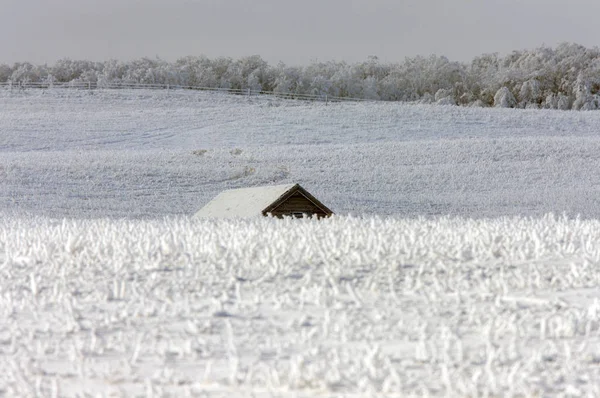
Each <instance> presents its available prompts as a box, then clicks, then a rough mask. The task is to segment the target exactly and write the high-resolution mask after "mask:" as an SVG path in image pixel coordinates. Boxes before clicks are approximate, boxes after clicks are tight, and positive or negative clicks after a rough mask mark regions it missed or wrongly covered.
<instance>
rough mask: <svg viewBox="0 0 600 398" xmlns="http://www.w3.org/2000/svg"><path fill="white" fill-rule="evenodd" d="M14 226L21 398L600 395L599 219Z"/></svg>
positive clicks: (4, 237)
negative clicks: (96, 396) (202, 393)
mask: <svg viewBox="0 0 600 398" xmlns="http://www.w3.org/2000/svg"><path fill="white" fill-rule="evenodd" d="M0 217H1V218H0V247H2V248H3V256H4V258H3V261H2V262H1V263H0V274H1V275H2V282H1V284H0V313H1V314H2V318H3V319H5V320H6V321H5V322H4V323H3V324H2V325H1V326H0V352H1V353H3V354H4V356H3V357H0V367H2V369H4V371H3V372H2V374H3V376H2V377H1V378H0V391H5V392H8V394H9V395H10V394H11V393H12V394H16V395H27V394H30V395H31V394H34V395H35V394H42V395H44V394H46V395H48V394H58V395H61V396H62V395H76V394H78V393H84V392H85V391H86V390H85V389H86V386H88V385H89V383H93V384H94V386H97V388H98V391H104V392H105V393H107V394H108V393H110V392H111V391H113V392H114V390H113V388H114V383H118V384H120V385H123V386H126V387H124V388H125V389H126V392H127V393H128V394H143V393H147V392H149V391H152V392H153V393H154V394H158V393H159V392H160V393H164V394H167V393H169V394H175V395H177V394H181V393H183V392H184V391H188V390H190V389H197V388H199V386H198V385H197V384H194V383H201V385H202V386H204V387H206V388H207V389H210V390H211V391H221V392H226V391H230V392H231V391H237V392H243V391H246V392H249V393H250V392H252V391H254V392H257V391H262V390H264V389H266V390H271V391H288V392H295V393H307V394H310V393H316V392H317V391H321V392H330V393H343V394H351V393H357V394H369V393H382V394H387V393H399V394H410V393H413V394H420V393H422V392H423V391H427V392H428V393H429V394H431V395H478V394H479V395H480V394H486V393H489V394H501V393H503V392H504V391H512V393H514V394H525V395H530V394H544V393H548V394H553V393H560V392H564V391H567V390H569V391H574V388H576V389H577V391H581V392H582V393H589V394H592V395H593V393H594V391H596V390H594V382H593V381H594V380H597V379H598V377H599V376H600V374H599V371H598V367H597V362H598V361H597V360H596V359H597V358H598V356H599V355H598V352H597V351H596V350H595V347H596V345H597V344H596V343H597V340H598V338H599V337H598V336H599V334H600V320H599V319H598V312H599V311H598V304H597V301H598V298H599V296H598V294H597V292H596V290H595V287H596V286H597V284H598V280H599V277H600V274H599V271H598V267H597V265H598V262H599V261H600V244H598V242H600V222H598V221H583V220H579V219H568V218H565V217H555V216H551V215H550V216H547V217H544V218H534V219H532V218H498V219H480V220H470V219H463V218H452V217H442V218H430V219H425V218H419V219H399V218H385V219H384V218H377V217H339V216H336V217H333V218H331V219H327V220H321V221H317V220H311V219H301V220H292V219H284V220H276V219H268V218H264V219H256V220H250V221H241V220H222V221H218V220H212V221H211V220H204V221H202V220H193V219H188V218H166V219H163V220H148V221H133V220H108V219H98V220H52V219H48V218H40V217H14V216H7V215H3V216H0ZM32 386H33V387H32ZM192 386H194V387H192ZM32 388H33V389H32ZM53 391H55V392H53ZM56 391H57V392H56Z"/></svg>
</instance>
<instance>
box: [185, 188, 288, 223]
mask: <svg viewBox="0 0 600 398" xmlns="http://www.w3.org/2000/svg"><path fill="white" fill-rule="evenodd" d="M295 185H296V184H285V185H268V186H262V187H251V188H239V189H230V190H228V191H223V192H221V193H220V194H218V195H217V197H215V198H214V199H213V200H211V201H210V202H208V203H207V204H206V205H205V206H204V207H202V208H201V209H200V210H198V212H196V214H194V217H200V218H214V217H219V218H251V217H262V216H263V213H262V212H263V211H264V210H265V209H266V208H267V207H268V206H269V205H270V204H272V203H273V202H275V201H276V200H277V199H279V198H281V197H282V196H283V195H285V194H286V193H287V192H288V191H289V190H290V189H292V188H293V187H294V186H295Z"/></svg>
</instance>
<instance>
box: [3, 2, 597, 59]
mask: <svg viewBox="0 0 600 398" xmlns="http://www.w3.org/2000/svg"><path fill="white" fill-rule="evenodd" d="M1 14H2V21H1V22H0V63H13V62H17V61H29V62H32V63H53V62H54V61H56V60H57V59H60V58H72V59H88V60H97V61H102V60H107V59H110V58H116V59H119V60H130V59H133V58H139V57H144V56H146V57H156V56H158V57H160V58H163V59H166V60H168V61H174V60H175V59H177V58H179V57H182V56H186V55H201V54H204V55H206V56H208V57H211V58H213V57H218V56H228V57H233V58H238V57H241V56H246V55H254V54H258V55H260V56H262V57H263V58H264V59H265V60H267V61H268V62H269V63H271V64H276V63H277V62H278V61H283V62H285V63H286V64H289V65H305V64H308V63H310V62H311V61H314V60H319V61H328V60H345V61H349V62H355V61H362V60H365V59H366V58H367V57H368V56H370V55H376V56H378V57H379V58H380V59H381V60H382V61H385V62H397V61H401V60H403V59H404V58H405V57H407V56H409V57H412V56H415V55H429V54H437V55H445V56H447V57H448V58H450V59H451V60H458V61H468V60H471V59H472V58H473V57H474V56H476V55H479V54H482V53H491V52H498V53H500V54H506V53H508V52H510V51H512V50H517V49H528V48H536V47H540V46H542V45H546V46H555V45H556V44H558V43H560V42H564V41H567V42H575V43H579V44H582V45H584V46H587V47H593V46H596V45H598V43H599V42H600V39H598V26H599V24H600V23H599V19H598V15H600V0H568V1H567V0H560V1H559V0H295V1H288V0H1Z"/></svg>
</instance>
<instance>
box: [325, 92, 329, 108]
mask: <svg viewBox="0 0 600 398" xmlns="http://www.w3.org/2000/svg"><path fill="white" fill-rule="evenodd" d="M327 104H329V97H328V96H327V94H325V106H327Z"/></svg>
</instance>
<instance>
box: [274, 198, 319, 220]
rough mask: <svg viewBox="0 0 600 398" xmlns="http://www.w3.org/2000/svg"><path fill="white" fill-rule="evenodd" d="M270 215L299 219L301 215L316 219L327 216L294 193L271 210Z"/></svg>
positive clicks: (311, 203)
mask: <svg viewBox="0 0 600 398" xmlns="http://www.w3.org/2000/svg"><path fill="white" fill-rule="evenodd" d="M270 213H271V214H272V215H274V216H276V217H283V216H296V217H300V216H301V215H302V214H307V215H309V216H310V215H313V214H315V215H317V217H326V216H327V214H326V213H325V212H324V211H323V210H321V209H320V208H319V207H317V206H315V204H314V203H313V202H311V201H310V200H308V199H307V198H306V197H305V196H304V195H302V194H301V193H300V192H296V193H295V194H293V195H292V196H290V197H289V198H287V199H286V200H285V201H284V202H283V203H281V204H280V205H279V206H277V207H276V208H274V209H273V210H271V212H270Z"/></svg>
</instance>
